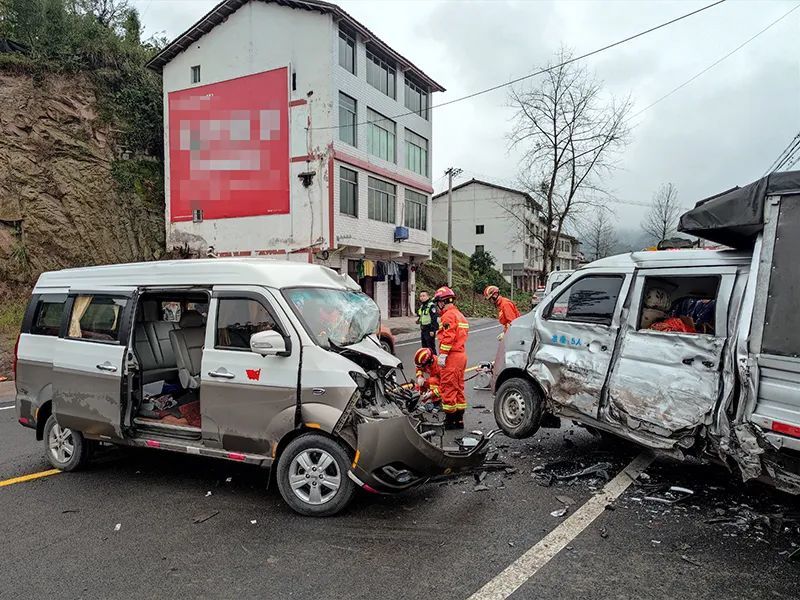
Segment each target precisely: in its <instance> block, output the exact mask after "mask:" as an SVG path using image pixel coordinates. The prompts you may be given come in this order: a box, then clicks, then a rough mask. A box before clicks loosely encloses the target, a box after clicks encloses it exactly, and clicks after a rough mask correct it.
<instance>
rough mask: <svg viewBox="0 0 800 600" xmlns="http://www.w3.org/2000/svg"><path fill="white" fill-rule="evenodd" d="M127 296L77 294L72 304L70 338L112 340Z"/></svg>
mask: <svg viewBox="0 0 800 600" xmlns="http://www.w3.org/2000/svg"><path fill="white" fill-rule="evenodd" d="M127 302H128V299H127V298H114V297H111V296H78V297H77V298H75V301H74V303H73V305H72V316H71V318H70V321H69V332H68V335H69V337H71V338H77V339H85V340H97V341H101V342H114V341H116V340H117V335H118V333H119V326H120V321H122V311H123V310H124V309H125V305H126V304H127Z"/></svg>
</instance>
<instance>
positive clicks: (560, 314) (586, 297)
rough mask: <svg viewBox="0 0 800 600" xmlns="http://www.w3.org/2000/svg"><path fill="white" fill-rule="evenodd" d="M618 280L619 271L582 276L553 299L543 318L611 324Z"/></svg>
mask: <svg viewBox="0 0 800 600" xmlns="http://www.w3.org/2000/svg"><path fill="white" fill-rule="evenodd" d="M622 281H623V277H622V276H621V275H590V276H588V277H582V278H581V279H578V280H577V281H576V282H575V283H573V284H572V285H571V286H569V287H568V288H567V289H566V290H564V291H563V292H561V294H559V296H558V298H556V299H555V300H554V301H553V304H551V305H550V309H549V314H548V315H547V318H548V319H551V320H554V321H575V322H578V323H599V324H601V325H611V319H612V317H613V316H614V309H615V308H616V306H617V298H618V297H619V290H620V288H621V287H622Z"/></svg>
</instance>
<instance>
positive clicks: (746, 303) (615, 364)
mask: <svg viewBox="0 0 800 600" xmlns="http://www.w3.org/2000/svg"><path fill="white" fill-rule="evenodd" d="M679 229H680V230H681V231H683V232H685V233H688V234H691V235H695V236H698V237H701V238H704V239H706V240H709V241H711V242H714V243H717V244H721V245H724V246H725V247H727V248H730V249H727V250H716V251H713V250H675V251H652V252H635V253H632V254H625V255H620V256H614V257H610V258H606V259H602V260H599V261H595V262H593V263H591V264H589V265H587V266H585V267H583V268H581V269H579V270H577V271H575V272H574V273H573V274H572V275H571V276H570V277H569V279H567V280H566V281H565V282H564V283H562V284H561V285H560V286H558V287H557V288H556V289H555V290H554V291H553V292H551V293H550V294H549V295H548V296H546V297H545V298H544V300H543V301H542V302H541V304H540V305H539V306H538V307H537V308H536V309H535V310H534V311H533V312H531V313H529V314H528V315H525V316H523V317H522V318H519V319H517V320H516V321H514V323H513V324H512V326H511V328H510V329H509V330H508V332H507V333H506V335H505V338H504V340H503V342H502V343H501V346H500V348H499V350H498V355H497V359H496V361H495V366H494V375H493V386H494V392H495V406H494V408H495V411H494V412H495V418H496V420H497V423H498V425H499V426H500V427H501V429H502V430H503V431H504V432H505V433H506V434H508V435H509V436H511V437H514V438H524V437H529V436H531V435H533V433H534V432H536V430H537V429H538V428H539V427H540V425H541V424H542V423H543V421H544V422H545V423H547V421H548V420H549V421H550V422H551V423H552V422H553V421H554V420H555V419H554V417H565V418H567V419H571V420H573V421H575V422H577V423H579V424H581V425H584V426H586V427H587V428H590V429H592V430H593V431H596V432H608V433H611V434H615V435H617V436H620V437H623V438H626V439H628V440H631V441H633V442H636V443H638V444H641V445H642V446H645V447H648V448H651V449H654V450H656V451H659V452H661V453H666V454H669V455H672V456H674V457H677V458H681V459H682V458H686V457H689V456H691V457H694V458H697V459H701V460H715V461H718V462H722V463H724V464H725V465H727V466H728V467H729V468H731V469H732V470H738V471H739V472H740V473H741V475H742V478H743V479H745V480H748V479H761V480H764V481H767V482H769V483H771V484H772V485H774V486H776V487H778V488H780V489H783V490H786V491H789V492H792V493H795V494H797V493H800V311H798V305H797V299H798V290H800V260H798V257H800V171H794V172H786V173H773V174H771V175H769V176H767V177H765V178H763V179H761V180H759V181H757V182H755V183H752V184H750V185H748V186H746V187H743V188H735V189H733V190H729V191H727V192H724V193H722V194H720V195H718V196H714V197H712V198H709V199H707V200H703V201H701V202H699V203H698V204H697V205H696V207H695V208H694V209H692V210H690V211H689V212H687V213H686V214H684V215H683V216H682V217H681V220H680V227H679Z"/></svg>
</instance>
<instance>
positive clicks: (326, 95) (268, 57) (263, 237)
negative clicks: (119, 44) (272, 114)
mask: <svg viewBox="0 0 800 600" xmlns="http://www.w3.org/2000/svg"><path fill="white" fill-rule="evenodd" d="M332 31H333V29H332V19H331V17H330V15H322V14H319V13H313V12H310V11H296V10H293V9H290V8H286V7H282V6H277V5H273V4H264V3H261V2H251V3H249V4H247V5H245V6H243V7H242V8H240V9H239V10H238V11H236V12H235V13H234V14H232V15H231V16H230V17H229V18H228V20H227V21H226V22H225V23H222V24H221V25H219V26H217V27H215V28H214V29H213V30H211V31H210V32H209V33H208V34H206V35H205V36H204V37H203V38H201V39H200V40H199V41H198V42H196V43H194V44H193V45H192V46H191V47H189V48H187V49H186V50H185V51H184V52H182V53H181V54H179V55H178V56H176V57H175V58H174V59H173V60H172V61H171V62H169V63H168V64H167V65H165V67H164V70H163V81H164V106H165V107H167V106H168V94H169V92H172V91H175V90H181V89H186V88H189V87H192V84H191V83H190V81H191V79H190V71H191V67H192V66H193V65H200V71H201V80H200V82H199V83H198V84H196V85H197V86H202V85H204V84H208V83H215V82H219V81H225V80H229V79H233V78H236V77H241V76H244V75H250V74H253V73H259V72H262V71H268V70H271V69H275V68H279V67H288V69H289V101H290V109H289V120H290V124H289V129H290V132H291V134H290V144H289V147H290V153H291V154H292V155H293V156H304V155H310V154H314V155H317V156H316V158H315V160H314V161H313V163H311V164H307V163H306V162H303V161H301V162H292V163H291V168H290V173H289V185H290V192H289V193H290V213H289V214H286V215H271V216H256V217H247V218H235V219H217V220H206V221H203V222H201V223H186V222H183V223H170V215H169V208H170V202H169V193H170V179H169V177H170V173H169V121H168V114H167V111H166V110H165V117H164V134H165V156H166V159H165V167H166V173H165V185H166V194H167V202H166V206H167V208H166V211H167V214H166V221H167V246H168V247H170V246H171V245H177V244H181V243H183V242H189V243H190V245H195V246H198V247H200V246H204V245H209V244H210V245H214V247H215V248H216V249H217V251H221V252H226V251H231V252H239V251H253V252H257V251H259V250H269V251H291V250H293V249H299V248H303V247H306V246H308V245H310V244H315V243H320V242H321V241H326V240H327V238H326V236H325V232H326V227H325V224H326V222H327V219H328V214H327V207H328V203H327V202H324V201H323V199H326V198H327V196H328V185H327V173H328V171H327V168H326V166H327V163H326V157H325V153H326V149H327V148H328V146H329V145H330V140H331V138H332V134H331V130H321V131H313V130H312V131H311V132H310V133H309V134H307V132H306V125H307V124H308V123H309V122H310V123H311V124H312V126H314V125H318V126H326V125H330V115H331V110H332V106H333V101H332V96H331V86H330V80H331V76H330V73H331V68H332V66H333V59H334V57H333V54H332V52H331V48H332ZM299 40H302V43H298V41H299ZM293 73H294V75H295V76H296V84H297V85H296V91H292V74H293ZM309 93H311V95H310V96H309ZM292 101H295V102H302V101H306V102H307V104H299V105H297V106H292ZM309 168H311V169H313V170H316V171H317V175H316V176H315V177H314V182H313V185H312V187H311V188H304V187H303V186H302V184H301V182H300V180H299V178H298V175H299V173H301V172H303V171H306V170H309ZM202 249H203V250H205V248H202ZM301 258H302V259H306V257H305V255H303V256H302V257H301Z"/></svg>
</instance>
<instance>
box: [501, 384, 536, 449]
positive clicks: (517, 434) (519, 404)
mask: <svg viewBox="0 0 800 600" xmlns="http://www.w3.org/2000/svg"><path fill="white" fill-rule="evenodd" d="M543 414H544V402H543V401H542V397H541V395H540V394H539V392H538V390H537V389H536V388H535V387H534V386H533V384H532V383H531V382H530V381H527V380H525V379H521V378H519V377H514V378H512V379H509V380H508V381H505V382H503V384H502V385H501V386H500V388H499V389H498V390H497V393H496V394H495V396H494V418H495V421H497V426H498V427H500V429H502V430H503V433H505V434H506V435H507V436H508V437H511V438H514V439H517V440H519V439H523V438H527V437H530V436H532V435H533V434H534V433H536V432H537V431H538V430H539V426H540V425H541V422H542V415H543Z"/></svg>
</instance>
